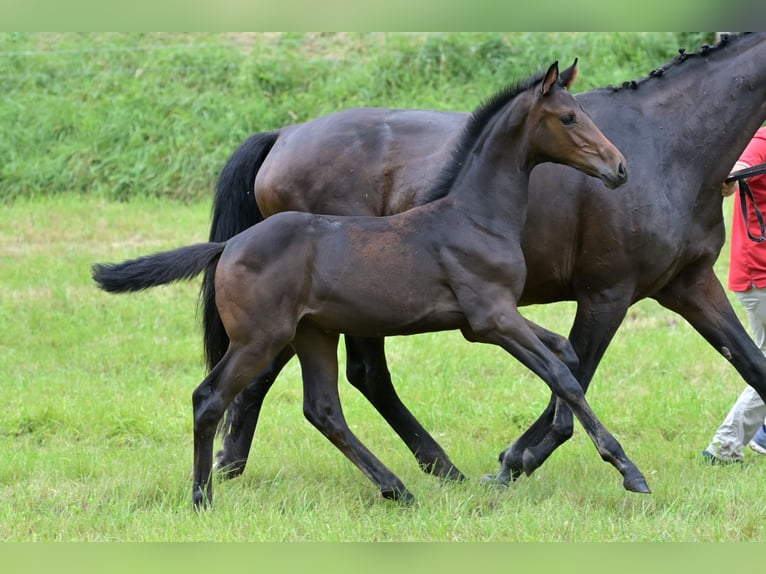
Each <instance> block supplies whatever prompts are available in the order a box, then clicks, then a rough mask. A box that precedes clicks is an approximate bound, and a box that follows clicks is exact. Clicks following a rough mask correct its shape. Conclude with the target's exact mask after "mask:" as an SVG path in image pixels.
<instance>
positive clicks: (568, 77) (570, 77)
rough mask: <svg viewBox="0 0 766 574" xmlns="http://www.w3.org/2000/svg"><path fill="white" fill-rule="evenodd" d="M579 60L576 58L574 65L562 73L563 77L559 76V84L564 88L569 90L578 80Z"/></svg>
mask: <svg viewBox="0 0 766 574" xmlns="http://www.w3.org/2000/svg"><path fill="white" fill-rule="evenodd" d="M577 60H578V59H577V58H575V61H574V63H573V64H572V65H571V66H569V67H568V68H567V69H566V70H564V71H563V72H561V75H560V76H559V84H560V85H561V87H562V88H565V89H567V90H568V89H569V86H571V85H572V84H574V81H575V80H576V79H577Z"/></svg>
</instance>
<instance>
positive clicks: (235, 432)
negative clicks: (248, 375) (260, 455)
mask: <svg viewBox="0 0 766 574" xmlns="http://www.w3.org/2000/svg"><path fill="white" fill-rule="evenodd" d="M293 355H295V352H294V351H293V349H292V347H285V348H284V349H282V351H280V353H279V354H278V355H277V356H276V358H275V359H274V360H273V361H271V363H270V364H269V366H268V367H267V368H266V369H264V370H263V371H261V372H260V373H258V375H257V376H256V378H255V380H254V381H253V382H252V383H250V384H249V385H248V386H247V387H246V388H245V389H244V390H243V391H242V392H241V393H239V394H238V395H237V396H236V397H235V398H234V400H233V401H232V402H231V404H230V405H229V408H228V409H226V418H225V420H224V424H223V425H222V428H221V433H222V434H223V445H222V446H223V448H222V449H221V450H220V451H218V453H217V454H216V462H215V468H216V469H219V470H221V475H222V476H223V477H224V478H235V477H237V476H239V475H241V474H242V473H243V472H244V471H245V465H246V464H247V457H248V455H249V453H250V447H251V445H252V442H253V435H254V434H255V427H256V426H257V425H258V416H259V415H260V412H261V408H262V406H263V400H264V399H265V398H266V395H267V394H268V392H269V389H271V386H272V385H273V384H274V381H275V380H276V378H277V376H278V375H279V373H280V372H281V371H282V369H283V368H284V366H285V365H286V364H287V362H288V361H289V360H290V359H291V358H292V357H293Z"/></svg>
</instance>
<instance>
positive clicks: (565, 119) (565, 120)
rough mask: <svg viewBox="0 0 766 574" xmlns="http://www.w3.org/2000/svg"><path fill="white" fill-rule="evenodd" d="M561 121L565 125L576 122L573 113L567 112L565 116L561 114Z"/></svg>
mask: <svg viewBox="0 0 766 574" xmlns="http://www.w3.org/2000/svg"><path fill="white" fill-rule="evenodd" d="M560 119H561V123H562V124H564V125H565V126H571V125H574V124H575V123H577V118H575V115H574V114H567V115H565V116H561V118H560Z"/></svg>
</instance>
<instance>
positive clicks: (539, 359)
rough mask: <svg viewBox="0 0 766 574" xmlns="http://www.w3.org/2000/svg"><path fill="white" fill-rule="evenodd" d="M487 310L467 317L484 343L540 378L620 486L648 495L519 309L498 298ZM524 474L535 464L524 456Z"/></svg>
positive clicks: (566, 370)
mask: <svg viewBox="0 0 766 574" xmlns="http://www.w3.org/2000/svg"><path fill="white" fill-rule="evenodd" d="M493 301H495V303H494V304H493V305H491V306H489V307H490V308H488V309H482V310H481V311H479V312H475V311H474V312H472V313H471V314H470V315H469V314H467V317H468V320H469V323H470V324H471V328H472V329H473V332H474V333H475V334H477V335H478V336H479V337H481V338H483V339H484V340H485V341H487V342H490V343H494V344H496V345H499V346H501V347H502V348H504V349H505V350H506V351H508V352H509V353H510V354H511V355H513V356H514V357H516V358H517V359H518V360H519V361H520V362H521V363H522V364H523V365H525V366H526V367H527V368H529V369H530V370H531V371H532V372H534V373H535V374H536V375H538V376H539V377H540V378H542V379H543V380H544V381H545V382H546V384H547V385H548V387H549V388H550V389H551V391H552V392H553V393H554V394H555V395H556V396H558V397H559V398H560V399H561V400H563V401H564V402H565V404H566V405H567V406H568V407H569V408H570V409H571V411H572V412H573V413H574V414H575V416H577V418H578V420H579V421H580V422H581V423H582V425H583V427H584V428H585V431H586V432H587V433H588V436H589V437H590V439H591V440H592V441H593V444H594V445H595V447H596V449H597V450H598V452H599V454H600V455H601V458H602V459H603V460H605V461H607V462H609V463H611V464H612V465H613V466H614V467H615V468H617V470H618V471H619V472H620V473H621V474H622V476H623V486H624V487H625V488H626V489H627V490H630V491H633V492H641V493H648V492H651V491H650V490H649V487H648V485H647V484H646V479H645V478H644V476H643V475H642V474H641V472H640V471H639V470H638V468H637V467H636V465H635V464H633V462H632V461H631V460H630V459H629V458H628V457H627V455H626V454H625V452H624V450H623V449H622V446H620V444H619V442H618V441H617V439H615V438H614V436H612V434H611V433H609V431H608V430H607V429H606V428H605V427H604V425H603V424H602V423H601V421H599V419H598V418H597V417H596V415H595V413H594V412H593V410H592V409H591V407H590V405H589V404H588V402H587V401H586V400H585V393H584V391H583V389H582V387H581V386H580V384H579V383H578V381H577V379H575V377H574V375H573V374H572V372H571V371H570V370H569V368H567V366H566V365H565V364H564V363H563V362H562V361H561V360H560V359H558V358H557V357H556V356H555V355H554V354H553V353H552V352H551V351H550V349H548V348H547V347H546V346H545V345H544V344H543V343H542V342H541V341H540V339H538V338H537V336H536V335H535V333H534V332H533V330H532V329H531V328H530V326H529V325H528V324H527V321H526V320H525V319H524V318H523V317H522V316H521V315H520V314H519V312H518V309H516V307H515V306H514V305H512V304H510V303H507V304H506V305H501V306H498V304H497V301H498V298H494V299H493ZM523 458H524V460H523V464H524V471H525V472H527V473H528V474H529V473H531V472H532V471H533V470H534V468H535V467H534V465H535V464H536V461H535V460H534V459H533V458H532V457H527V456H526V453H525V455H524V457H523ZM509 473H510V469H508V468H506V467H505V464H503V468H501V472H500V475H498V480H499V481H500V482H507V480H506V475H507V474H509Z"/></svg>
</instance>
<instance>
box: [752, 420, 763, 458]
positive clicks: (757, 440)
mask: <svg viewBox="0 0 766 574" xmlns="http://www.w3.org/2000/svg"><path fill="white" fill-rule="evenodd" d="M748 446H749V447H750V448H751V449H753V450H754V451H755V452H757V453H758V454H766V425H764V426H762V427H761V428H759V429H758V432H757V433H755V436H754V437H753V440H751V441H750V443H749V444H748Z"/></svg>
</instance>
